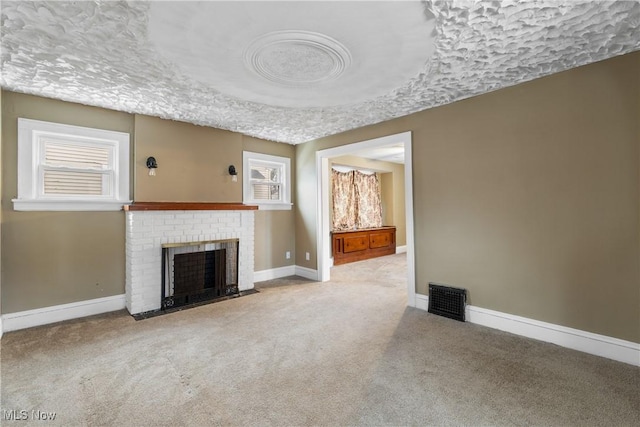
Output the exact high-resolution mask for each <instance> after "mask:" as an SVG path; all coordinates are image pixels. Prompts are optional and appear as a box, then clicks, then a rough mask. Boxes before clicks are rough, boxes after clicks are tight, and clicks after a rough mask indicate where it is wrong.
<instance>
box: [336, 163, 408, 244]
mask: <svg viewBox="0 0 640 427" xmlns="http://www.w3.org/2000/svg"><path fill="white" fill-rule="evenodd" d="M333 164H336V165H345V166H352V167H355V168H361V169H369V170H374V171H376V172H378V176H379V178H380V192H381V199H382V211H383V223H384V225H395V226H396V244H397V246H404V245H406V244H407V239H406V234H407V231H406V218H405V208H404V206H405V201H404V198H405V197H404V196H405V189H404V165H401V164H398V163H391V162H383V161H379V160H371V159H366V158H364V157H357V156H351V155H347V156H339V157H334V158H332V159H330V161H329V168H331V166H332V165H333ZM384 172H386V173H384ZM329 203H331V188H329ZM330 208H331V207H330ZM329 211H331V209H329Z"/></svg>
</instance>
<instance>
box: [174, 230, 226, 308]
mask: <svg viewBox="0 0 640 427" xmlns="http://www.w3.org/2000/svg"><path fill="white" fill-rule="evenodd" d="M237 293H238V239H231V240H218V241H213V242H197V243H184V244H168V245H163V247H162V308H163V309H166V308H170V307H178V306H181V305H187V304H193V303H197V302H202V301H208V300H213V299H217V298H223V297H227V296H230V295H235V294H237Z"/></svg>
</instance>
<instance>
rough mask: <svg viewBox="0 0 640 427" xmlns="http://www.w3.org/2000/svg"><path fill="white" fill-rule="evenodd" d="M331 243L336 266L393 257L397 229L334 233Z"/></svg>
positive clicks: (370, 229) (384, 228)
mask: <svg viewBox="0 0 640 427" xmlns="http://www.w3.org/2000/svg"><path fill="white" fill-rule="evenodd" d="M331 242H332V245H331V247H332V248H333V264H334V265H340V264H345V263H348V262H353V261H361V260H363V259H369V258H375V257H379V256H383V255H391V254H395V253H396V228H395V227H380V228H368V229H363V230H353V231H334V232H332V233H331Z"/></svg>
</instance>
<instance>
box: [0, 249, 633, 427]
mask: <svg viewBox="0 0 640 427" xmlns="http://www.w3.org/2000/svg"><path fill="white" fill-rule="evenodd" d="M405 269H406V258H405V256H404V255H403V254H400V255H393V256H389V257H384V258H379V259H373V260H369V261H362V262H358V263H354V264H347V265H344V266H339V267H334V268H333V270H332V280H331V281H330V282H327V283H316V282H311V281H308V280H305V279H301V278H299V277H291V278H284V279H278V280H272V281H268V282H262V283H258V284H256V286H257V289H258V290H259V291H260V292H259V293H256V294H253V295H249V296H244V297H241V298H236V299H232V300H228V301H223V302H219V303H214V304H209V305H204V306H200V307H197V308H193V309H189V310H184V311H180V312H176V313H172V314H168V315H165V316H158V317H154V318H150V319H146V320H141V321H135V320H134V319H133V318H132V317H131V316H129V315H128V314H127V313H126V312H125V311H121V312H115V313H110V314H106V315H100V316H94V317H90V318H85V319H78V320H74V321H69V322H63V323H59V324H55V325H49V326H43V327H38V328H33V329H29V330H22V331H17V332H11V333H7V334H5V336H4V337H3V338H2V341H1V343H2V348H1V357H2V359H1V369H2V371H1V374H2V375H1V379H2V384H1V392H2V395H1V397H2V400H1V406H2V411H3V412H2V415H3V417H4V419H3V420H2V421H1V422H0V423H1V424H2V425H23V426H24V425H30V424H33V425H60V426H80V425H82V426H84V425H89V426H102V425H117V426H125V425H131V426H146V425H148V426H180V425H193V426H208V425H233V426H245V425H255V426H268V425H275V426H306V425H340V426H344V425H394V426H398V425H402V426H404V425H438V426H440V425H553V426H591V425H594V426H595V425H601V426H624V425H628V426H636V425H640V368H638V367H634V366H631V365H626V364H623V363H619V362H615V361H611V360H607V359H603V358H599V357H596V356H591V355H588V354H584V353H580V352H577V351H573V350H568V349H565V348H561V347H558V346H555V345H551V344H547V343H542V342H538V341H534V340H530V339H526V338H522V337H518V336H514V335H511V334H508V333H503V332H500V331H496V330H492V329H488V328H485V327H481V326H478V325H474V324H470V323H461V322H456V321H453V320H450V319H446V318H442V317H439V316H435V315H432V314H429V313H427V312H425V311H422V310H418V309H414V308H408V307H406V278H405ZM21 410H25V411H28V414H29V416H30V417H31V415H32V412H31V411H43V412H55V413H56V418H55V420H54V421H53V422H47V423H44V422H41V421H35V420H33V419H32V418H30V419H29V420H28V421H19V422H18V421H15V422H13V421H8V420H7V419H6V415H7V414H8V413H9V412H10V411H21ZM18 414H19V412H18Z"/></svg>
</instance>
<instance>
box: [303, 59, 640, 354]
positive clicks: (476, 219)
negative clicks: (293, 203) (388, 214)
mask: <svg viewBox="0 0 640 427" xmlns="http://www.w3.org/2000/svg"><path fill="white" fill-rule="evenodd" d="M639 79H640V52H635V53H631V54H627V55H623V56H619V57H615V58H612V59H609V60H606V61H601V62H598V63H594V64H590V65H586V66H583V67H579V68H575V69H572V70H568V71H565V72H562V73H558V74H555V75H551V76H548V77H544V78H541V79H537V80H533V81H530V82H527V83H523V84H519V85H516V86H513V87H509V88H505V89H502V90H498V91H495V92H492V93H488V94H484V95H480V96H476V97H473V98H469V99H466V100H462V101H458V102H455V103H452V104H449V105H446V106H442V107H437V108H433V109H429V110H425V111H423V112H419V113H415V114H413V115H410V116H406V117H402V118H398V119H394V120H391V121H388V122H384V123H380V124H376V125H371V126H367V127H364V128H360V129H356V130H353V131H349V132H345V133H342V134H339V135H334V136H331V137H326V138H322V139H319V140H316V141H311V142H308V143H305V144H301V145H298V146H296V161H297V183H298V191H297V197H298V209H297V212H296V215H297V222H296V226H297V228H296V247H297V248H298V251H299V254H300V252H301V251H305V250H310V251H311V254H312V256H311V260H310V261H309V262H307V263H306V264H307V265H305V266H306V267H308V268H317V266H316V261H315V260H316V246H317V242H316V237H315V236H316V226H317V210H318V209H317V207H316V203H317V184H316V176H315V174H316V171H315V156H316V152H317V151H318V150H324V149H327V148H333V147H336V146H341V145H345V144H350V143H355V142H360V141H365V140H369V139H374V138H377V137H381V136H384V135H390V134H395V133H400V132H405V131H412V138H413V143H412V148H413V151H412V157H413V191H414V228H415V232H414V233H415V235H414V241H415V259H416V284H415V285H416V292H417V293H419V294H427V293H428V283H429V282H439V283H445V284H449V285H451V286H456V287H463V288H466V289H467V290H468V296H469V298H468V303H470V304H472V305H474V306H477V307H482V308H486V309H491V310H495V311H499V312H504V313H509V314H514V315H518V316H522V317H526V318H530V319H536V320H540V321H544V322H548V323H552V324H557V325H562V326H567V327H570V328H575V329H579V330H583V331H588V332H593V333H596V334H602V335H606V336H610V337H615V338H619V339H623V340H629V341H632V342H640V322H639V321H638V307H639V306H640V285H639V283H640V221H639V217H640V188H639V186H640V184H639V175H640V172H639V164H640V155H639V144H640V132H639V128H638V121H639V120H638V118H639V117H640V111H639V110H640V105H639V104H640V82H639ZM299 264H300V263H299Z"/></svg>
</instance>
